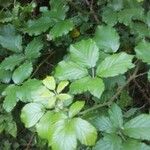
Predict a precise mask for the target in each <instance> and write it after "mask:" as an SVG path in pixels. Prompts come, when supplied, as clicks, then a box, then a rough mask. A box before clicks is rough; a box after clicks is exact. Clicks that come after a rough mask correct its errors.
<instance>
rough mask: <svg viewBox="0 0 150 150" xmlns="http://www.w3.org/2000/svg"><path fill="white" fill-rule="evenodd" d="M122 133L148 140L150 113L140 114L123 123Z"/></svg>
mask: <svg viewBox="0 0 150 150" xmlns="http://www.w3.org/2000/svg"><path fill="white" fill-rule="evenodd" d="M123 132H124V134H125V135H127V136H129V137H131V138H135V139H141V140H150V115H147V114H141V115H139V116H137V117H135V118H133V119H131V120H130V121H128V122H127V123H126V124H125V125H124V130H123Z"/></svg>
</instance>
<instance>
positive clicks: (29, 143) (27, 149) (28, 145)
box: [25, 134, 34, 150]
mask: <svg viewBox="0 0 150 150" xmlns="http://www.w3.org/2000/svg"><path fill="white" fill-rule="evenodd" d="M33 138H34V134H33V135H32V136H31V138H30V140H29V142H28V144H27V147H26V149H25V150H29V148H30V145H31V143H32V140H33Z"/></svg>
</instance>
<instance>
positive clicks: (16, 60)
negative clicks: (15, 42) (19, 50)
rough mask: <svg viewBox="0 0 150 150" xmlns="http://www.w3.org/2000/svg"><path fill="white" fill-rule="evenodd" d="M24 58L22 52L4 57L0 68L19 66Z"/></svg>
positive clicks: (10, 68) (7, 68) (11, 68)
mask: <svg viewBox="0 0 150 150" xmlns="http://www.w3.org/2000/svg"><path fill="white" fill-rule="evenodd" d="M24 59H25V57H24V55H22V54H14V55H10V56H9V57H6V58H5V59H4V60H3V61H2V62H1V64H0V69H5V70H11V71H12V70H14V68H15V67H16V66H19V65H20V63H21V62H23V61H24Z"/></svg>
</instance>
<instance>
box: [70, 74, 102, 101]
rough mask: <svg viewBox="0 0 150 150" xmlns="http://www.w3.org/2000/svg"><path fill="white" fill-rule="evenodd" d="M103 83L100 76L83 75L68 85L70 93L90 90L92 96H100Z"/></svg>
mask: <svg viewBox="0 0 150 150" xmlns="http://www.w3.org/2000/svg"><path fill="white" fill-rule="evenodd" d="M104 88H105V86H104V83H103V80H102V79H100V78H97V77H95V78H91V77H88V76H87V77H84V78H81V79H79V80H76V81H74V82H72V83H71V85H70V93H72V94H81V93H84V92H87V91H88V92H90V93H91V94H92V95H93V96H95V97H97V98H100V97H101V95H102V93H103V91H104Z"/></svg>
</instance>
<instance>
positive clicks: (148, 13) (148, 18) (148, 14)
mask: <svg viewBox="0 0 150 150" xmlns="http://www.w3.org/2000/svg"><path fill="white" fill-rule="evenodd" d="M146 23H147V25H148V27H150V11H148V12H147V16H146Z"/></svg>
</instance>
